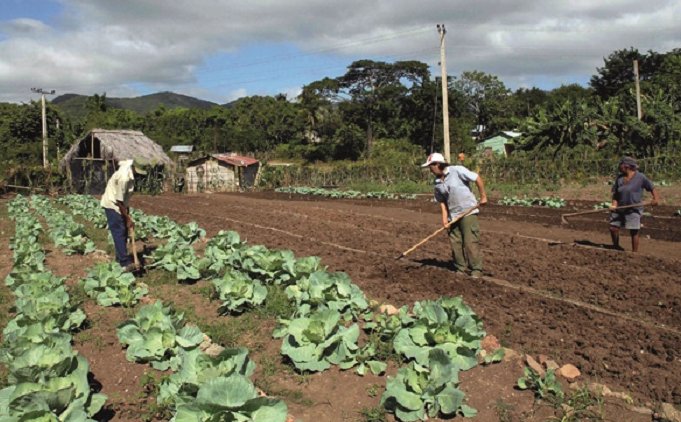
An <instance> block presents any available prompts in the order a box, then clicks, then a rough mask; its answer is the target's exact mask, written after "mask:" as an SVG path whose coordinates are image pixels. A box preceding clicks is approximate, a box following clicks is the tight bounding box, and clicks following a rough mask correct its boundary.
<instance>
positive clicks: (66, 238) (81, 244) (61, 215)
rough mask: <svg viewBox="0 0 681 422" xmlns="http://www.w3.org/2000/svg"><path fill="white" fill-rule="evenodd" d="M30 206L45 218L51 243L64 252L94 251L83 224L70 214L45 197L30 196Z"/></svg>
mask: <svg viewBox="0 0 681 422" xmlns="http://www.w3.org/2000/svg"><path fill="white" fill-rule="evenodd" d="M31 206H32V207H33V208H34V209H35V210H36V212H37V213H38V214H40V215H41V216H42V217H43V218H45V221H47V224H48V226H49V236H50V239H51V240H52V243H54V245H55V246H57V247H59V248H60V249H61V250H62V251H63V252H64V253H65V254H67V255H73V254H81V255H83V254H87V253H91V252H94V251H95V244H94V243H93V242H92V240H90V239H88V238H87V235H86V234H85V228H84V227H83V225H82V224H79V223H76V221H75V220H74V219H73V217H72V216H71V215H70V214H68V213H66V212H64V211H62V210H60V209H59V208H56V207H54V206H53V205H52V203H51V202H50V200H49V199H47V197H45V196H41V195H33V196H31Z"/></svg>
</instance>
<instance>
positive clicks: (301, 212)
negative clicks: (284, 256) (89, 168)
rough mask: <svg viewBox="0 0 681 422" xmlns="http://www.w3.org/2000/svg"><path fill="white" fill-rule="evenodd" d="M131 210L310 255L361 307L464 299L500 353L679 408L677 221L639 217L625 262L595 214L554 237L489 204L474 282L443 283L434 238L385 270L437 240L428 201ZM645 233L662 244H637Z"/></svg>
mask: <svg viewBox="0 0 681 422" xmlns="http://www.w3.org/2000/svg"><path fill="white" fill-rule="evenodd" d="M579 205H583V204H578V206H579ZM133 206H137V207H140V208H141V209H143V210H144V211H145V212H147V213H151V214H159V215H168V216H170V217H172V218H174V219H175V220H177V221H179V222H188V221H197V222H198V223H199V224H200V225H201V226H202V227H204V228H205V229H207V230H208V232H209V235H212V234H215V233H216V232H217V231H218V230H223V229H231V230H236V231H238V232H239V233H240V234H241V236H242V238H244V239H246V240H248V241H249V242H250V243H254V244H264V245H266V246H268V247H270V248H287V249H291V250H293V251H294V252H295V254H296V255H297V256H306V255H317V256H320V257H322V262H323V263H325V264H326V265H328V266H329V269H330V270H334V271H346V272H348V273H349V274H350V275H351V276H352V278H353V280H354V282H355V283H357V284H358V285H359V286H360V287H361V288H362V289H363V290H364V291H365V292H366V294H367V295H368V296H369V297H371V298H376V299H382V300H388V301H390V302H392V303H395V304H398V305H402V304H411V303H413V302H414V301H415V300H421V299H431V298H436V297H438V296H441V295H462V296H463V297H464V299H465V300H466V302H467V303H469V304H470V305H471V306H473V308H474V309H475V310H476V312H477V313H478V314H479V315H480V316H481V317H482V318H483V320H484V321H485V324H486V327H487V330H488V332H490V333H493V334H495V335H497V336H498V337H500V339H501V341H502V343H503V344H504V345H507V346H509V347H512V348H514V349H518V350H520V351H526V352H531V353H545V354H549V355H551V356H553V357H555V358H556V359H559V360H560V361H562V362H572V363H574V364H576V365H577V366H578V367H579V368H580V369H581V370H582V372H583V373H585V374H586V375H588V376H590V377H592V378H594V379H598V380H601V381H603V382H605V383H607V384H609V385H612V386H616V387H620V388H624V389H627V390H629V391H632V392H634V393H637V394H638V395H639V396H640V397H641V398H650V399H654V400H662V401H668V402H674V403H681V313H680V311H681V276H679V274H681V248H679V244H678V243H674V242H669V241H664V240H658V239H670V240H672V239H673V240H676V239H680V238H681V237H679V232H680V229H679V228H678V221H680V220H674V219H656V218H652V217H648V218H646V219H644V224H645V225H646V226H645V227H646V228H644V230H643V232H642V234H643V237H644V238H643V239H642V241H641V249H642V252H641V253H639V254H632V253H628V252H626V253H625V252H618V251H613V250H608V249H606V248H603V247H598V246H599V245H602V244H604V243H606V242H607V241H608V235H607V226H606V225H605V223H603V215H597V216H591V217H580V218H579V219H574V220H572V221H571V224H570V225H569V226H567V227H564V226H561V225H560V213H561V212H566V211H564V210H563V211H558V210H544V209H536V208H530V209H522V208H515V207H513V208H511V209H510V210H509V209H504V208H503V207H497V206H491V207H489V208H487V209H484V210H483V212H482V214H481V227H482V232H483V240H482V245H483V249H484V252H485V261H486V264H485V265H486V269H485V277H484V278H483V279H479V280H474V279H471V278H469V277H467V276H463V275H455V274H454V273H453V272H451V270H450V268H449V260H450V257H449V246H448V243H447V240H446V238H445V237H444V236H442V237H439V238H437V239H435V240H433V241H431V242H429V243H428V244H426V245H425V246H424V247H422V248H421V249H419V250H417V251H416V252H414V253H413V254H412V255H410V256H409V257H408V259H403V260H400V261H396V260H395V259H394V258H395V257H397V256H398V255H399V254H400V253H401V252H402V251H404V250H406V249H408V248H409V247H410V246H412V245H413V244H414V243H416V242H417V241H418V240H420V239H421V238H423V237H425V236H426V235H428V234H430V233H431V232H433V231H434V230H436V229H437V228H438V225H437V224H438V223H437V222H438V220H439V218H438V217H437V214H436V211H437V209H436V207H435V205H434V204H431V203H428V202H427V201H416V202H415V201H401V202H400V201H386V202H379V201H329V200H310V199H309V198H305V200H298V198H295V197H291V198H289V197H288V195H268V194H257V195H237V194H233V195H207V194H205V195H164V196H160V197H135V198H134V200H133ZM582 209H583V208H582ZM656 215H658V214H657V212H656ZM653 225H655V226H654V227H657V228H658V229H659V230H660V231H664V232H667V233H666V237H660V236H656V235H654V234H653V235H650V237H651V239H647V238H646V237H645V236H646V235H647V234H650V233H648V227H649V226H650V227H653ZM577 228H579V230H576V229H577ZM575 242H577V243H579V244H583V245H584V244H585V245H591V247H584V246H579V245H576V244H575ZM623 245H624V246H626V247H627V248H628V246H629V245H628V244H627V239H626V238H625V237H624V236H623Z"/></svg>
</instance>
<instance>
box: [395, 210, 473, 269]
mask: <svg viewBox="0 0 681 422" xmlns="http://www.w3.org/2000/svg"><path fill="white" fill-rule="evenodd" d="M478 206H479V205H478V204H476V205H473V206H472V207H470V208H466V209H465V210H463V212H462V213H461V214H459V215H458V216H456V218H453V219H452V221H450V222H449V223H447V225H446V226H443V227H441V228H439V229H437V231H435V232H433V234H431V235H430V236H428V237H426V238H425V239H423V240H422V241H420V242H419V243H417V244H416V245H414V246H412V247H411V248H409V249H407V250H406V251H404V252H402V254H401V255H400V256H398V257H397V258H395V260H396V261H397V260H399V259H401V258H404V257H405V256H407V255H408V254H410V253H412V252H414V251H415V250H416V249H417V248H419V247H420V246H421V245H423V244H424V243H426V242H427V241H429V240H430V239H432V238H434V237H435V236H437V235H438V234H439V233H440V232H443V231H445V230H447V229H448V228H449V226H451V225H452V224H454V223H456V222H457V221H459V220H461V219H462V218H464V217H465V216H467V215H468V214H470V213H472V212H473V211H474V210H475V209H477V208H478Z"/></svg>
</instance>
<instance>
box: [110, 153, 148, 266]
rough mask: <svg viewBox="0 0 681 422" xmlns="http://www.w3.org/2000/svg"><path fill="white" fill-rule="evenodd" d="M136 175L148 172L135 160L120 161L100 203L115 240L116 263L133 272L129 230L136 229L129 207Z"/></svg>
mask: <svg viewBox="0 0 681 422" xmlns="http://www.w3.org/2000/svg"><path fill="white" fill-rule="evenodd" d="M135 174H140V175H145V174H147V172H146V171H144V169H143V168H142V166H141V165H139V164H136V163H135V162H134V161H133V160H122V161H119V162H118V170H116V171H115V172H114V174H112V175H111V177H110V178H109V181H108V182H107V184H106V190H105V191H104V195H102V200H101V201H100V204H101V206H102V208H104V212H105V213H106V221H107V225H108V226H109V231H110V232H111V237H112V238H113V242H114V249H115V250H116V261H118V263H119V264H120V265H121V267H123V268H125V270H126V271H132V269H133V267H134V266H133V263H132V258H131V257H130V256H129V255H128V248H127V241H128V230H130V229H132V228H134V227H135V224H134V223H133V221H132V218H131V217H130V208H129V205H128V202H129V201H130V197H131V196H132V193H133V191H134V188H135Z"/></svg>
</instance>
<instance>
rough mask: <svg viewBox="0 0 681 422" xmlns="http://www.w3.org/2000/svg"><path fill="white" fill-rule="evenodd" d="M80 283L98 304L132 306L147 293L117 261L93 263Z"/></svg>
mask: <svg viewBox="0 0 681 422" xmlns="http://www.w3.org/2000/svg"><path fill="white" fill-rule="evenodd" d="M82 283H83V289H84V290H85V293H87V295H88V296H90V297H91V298H93V299H95V300H96V301H97V304H98V305H100V306H114V305H122V306H125V307H130V306H134V305H135V304H136V303H137V302H139V300H140V299H142V298H143V297H144V296H145V295H146V294H147V293H148V290H147V288H146V287H144V286H140V285H138V284H137V283H136V282H135V276H134V275H132V274H131V273H126V272H125V271H124V270H123V267H121V266H120V265H119V264H118V263H117V262H112V263H107V264H98V265H95V266H94V267H93V268H92V269H90V272H89V273H88V275H87V277H86V278H85V279H83V281H82Z"/></svg>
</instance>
